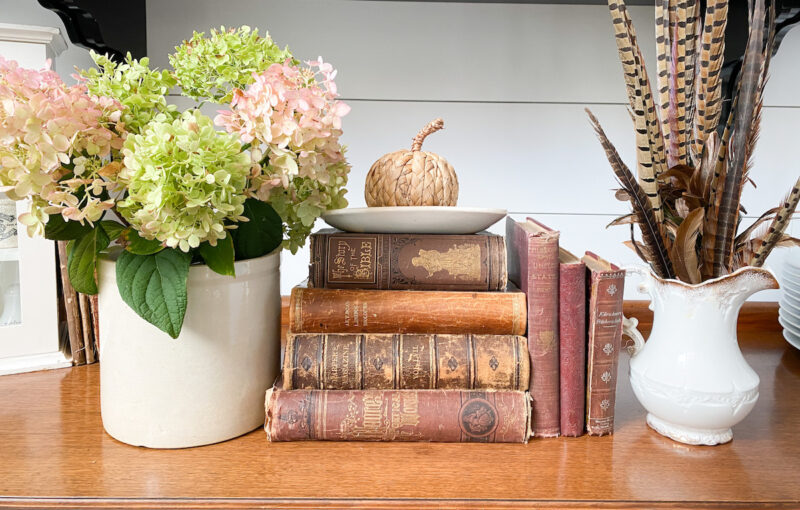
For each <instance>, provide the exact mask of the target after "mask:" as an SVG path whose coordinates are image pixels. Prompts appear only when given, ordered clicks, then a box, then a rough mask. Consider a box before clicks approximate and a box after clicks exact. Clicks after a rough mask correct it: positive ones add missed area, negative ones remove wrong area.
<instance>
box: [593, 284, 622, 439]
mask: <svg viewBox="0 0 800 510" xmlns="http://www.w3.org/2000/svg"><path fill="white" fill-rule="evenodd" d="M624 287H625V271H605V272H596V271H593V272H592V274H591V289H590V299H589V327H588V331H589V333H588V334H589V343H588V347H587V352H586V354H587V357H588V359H587V363H586V380H587V389H586V431H587V432H588V433H589V434H590V435H593V436H603V435H606V434H612V433H613V432H614V403H615V397H616V387H617V363H618V359H619V350H620V346H621V342H622V294H623V289H624Z"/></svg>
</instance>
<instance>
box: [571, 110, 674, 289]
mask: <svg viewBox="0 0 800 510" xmlns="http://www.w3.org/2000/svg"><path fill="white" fill-rule="evenodd" d="M586 113H587V114H588V115H589V120H590V121H591V123H592V126H593V127H594V130H595V132H596V133H597V137H598V139H599V140H600V144H601V145H602V146H603V149H604V150H605V152H606V157H607V158H608V162H609V163H610V164H611V168H612V169H613V170H614V173H615V174H616V176H617V180H619V183H620V185H621V186H622V188H623V189H624V190H625V191H626V192H627V193H628V196H629V197H630V201H631V207H632V209H633V214H634V215H635V216H636V223H637V224H638V225H639V229H640V230H641V232H642V239H643V241H644V243H645V245H646V246H647V253H648V255H649V257H650V260H649V262H650V264H651V265H652V266H653V270H654V271H655V272H656V274H657V275H658V276H660V277H662V278H673V277H674V273H673V270H672V263H671V262H670V259H669V255H668V253H667V248H666V246H665V242H664V237H663V234H662V232H661V224H660V222H659V221H658V220H657V219H656V215H655V212H654V211H653V207H652V206H651V205H650V200H649V199H648V198H647V195H646V194H645V192H644V190H643V189H642V187H641V186H640V185H639V183H638V182H637V181H636V178H635V177H634V176H633V174H632V173H631V171H630V169H629V168H628V167H627V166H625V163H623V161H622V158H620V156H619V153H618V152H617V149H616V148H614V145H612V144H611V142H610V141H609V140H608V137H607V136H606V134H605V132H604V131H603V128H602V126H600V122H599V121H598V120H597V118H596V117H595V116H594V115H593V114H592V112H591V111H590V110H589V109H588V108H587V109H586Z"/></svg>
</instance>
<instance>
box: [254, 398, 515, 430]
mask: <svg viewBox="0 0 800 510" xmlns="http://www.w3.org/2000/svg"><path fill="white" fill-rule="evenodd" d="M266 414H267V420H266V423H265V426H264V428H265V429H266V431H267V438H268V439H269V440H270V441H308V440H316V441H439V442H447V443H459V442H461V443H463V442H470V443H525V442H527V441H528V437H529V436H530V427H529V426H528V425H529V423H530V401H529V399H528V394H527V393H525V392H524V391H475V390H471V391H463V390H278V389H275V390H269V391H267V396H266Z"/></svg>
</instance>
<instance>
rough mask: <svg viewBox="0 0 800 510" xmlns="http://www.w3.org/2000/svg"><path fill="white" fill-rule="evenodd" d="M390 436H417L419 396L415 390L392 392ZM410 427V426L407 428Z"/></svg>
mask: <svg viewBox="0 0 800 510" xmlns="http://www.w3.org/2000/svg"><path fill="white" fill-rule="evenodd" d="M391 417H392V420H391V424H390V428H391V438H392V439H394V438H396V437H416V436H419V433H418V432H417V426H418V425H419V396H418V395H417V393H416V392H415V391H410V392H407V393H393V394H392V414H391ZM407 427H410V428H407Z"/></svg>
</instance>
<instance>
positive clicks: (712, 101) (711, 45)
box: [693, 0, 728, 154]
mask: <svg viewBox="0 0 800 510" xmlns="http://www.w3.org/2000/svg"><path fill="white" fill-rule="evenodd" d="M727 22H728V0H709V1H708V4H707V6H706V14H705V22H704V23H703V31H702V40H701V44H700V55H699V57H698V66H697V69H696V74H697V78H696V79H695V87H696V94H695V110H696V113H695V117H694V129H693V134H694V151H695V153H696V154H701V153H702V151H703V146H704V145H705V142H706V140H707V139H708V137H709V136H710V135H711V133H713V132H714V131H715V130H716V129H717V124H718V123H719V116H720V113H721V112H722V80H721V72H722V61H723V54H724V52H725V27H726V26H727Z"/></svg>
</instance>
